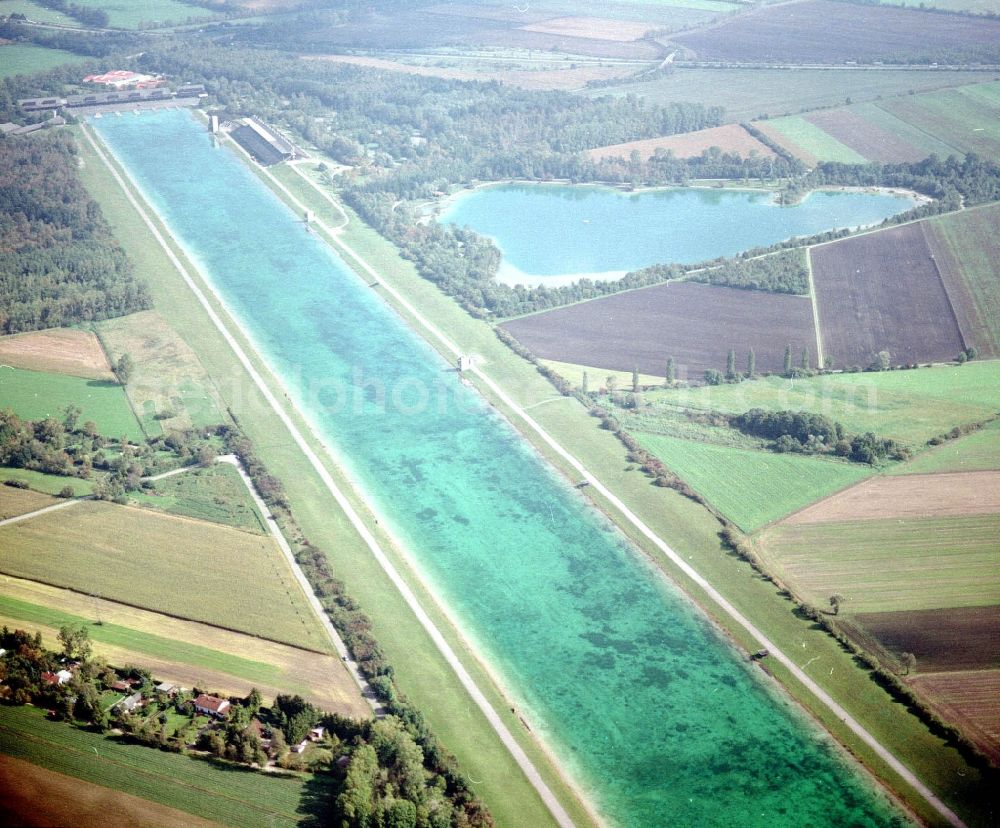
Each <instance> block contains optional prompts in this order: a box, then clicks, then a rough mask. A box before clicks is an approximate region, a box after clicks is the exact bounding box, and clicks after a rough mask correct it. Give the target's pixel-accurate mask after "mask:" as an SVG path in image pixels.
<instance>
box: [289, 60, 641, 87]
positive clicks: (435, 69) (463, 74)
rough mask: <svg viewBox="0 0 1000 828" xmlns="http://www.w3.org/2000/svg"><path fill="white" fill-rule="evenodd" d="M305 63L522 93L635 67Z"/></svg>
mask: <svg viewBox="0 0 1000 828" xmlns="http://www.w3.org/2000/svg"><path fill="white" fill-rule="evenodd" d="M302 57H303V59H304V60H325V61H329V62H331V63H350V64H353V65H355V66H368V67H370V68H372V69H384V70H385V71H387V72H402V73H404V74H408V75H421V76H423V77H428V78H449V79H451V80H467V81H483V82H486V81H499V82H501V83H507V84H510V85H511V86H517V87H520V88H521V89H542V90H552V89H567V90H569V89H582V88H583V87H585V86H586V85H587V83H588V81H592V80H614V79H616V78H623V77H626V76H627V75H631V74H632V73H633V72H635V67H634V66H577V67H576V68H575V69H574V68H569V67H567V68H556V67H553V68H548V67H546V68H540V69H510V70H505V69H492V68H491V69H485V68H484V69H481V70H479V69H476V70H473V69H454V68H451V67H444V66H418V65H416V64H413V63H399V62H398V61H394V60H383V59H382V58H373V57H365V56H363V55H303V56H302Z"/></svg>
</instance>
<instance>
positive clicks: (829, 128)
mask: <svg viewBox="0 0 1000 828" xmlns="http://www.w3.org/2000/svg"><path fill="white" fill-rule="evenodd" d="M805 119H806V120H807V121H809V122H810V123H812V124H815V125H816V126H818V127H819V128H820V129H822V130H823V131H824V132H826V133H827V135H831V136H833V137H834V138H836V139H837V140H838V141H840V143H842V144H844V145H845V146H848V147H850V148H851V149H852V150H854V151H855V152H856V153H859V154H860V155H863V156H864V157H865V158H867V159H868V160H869V161H874V162H875V163H879V164H887V163H894V162H899V161H921V160H922V159H924V158H925V157H926V156H927V153H926V152H924V151H923V150H921V149H918V148H917V147H915V146H913V145H912V144H910V143H908V142H907V141H905V140H903V139H902V138H900V137H899V136H898V135H894V134H893V133H891V132H889V131H888V130H886V129H882V127H879V126H876V125H875V124H872V123H869V122H868V121H866V120H865V119H864V118H862V117H861V116H860V115H858V114H857V113H855V112H852V111H851V110H850V109H826V110H823V111H821V112H813V113H811V114H810V115H806V116H805Z"/></svg>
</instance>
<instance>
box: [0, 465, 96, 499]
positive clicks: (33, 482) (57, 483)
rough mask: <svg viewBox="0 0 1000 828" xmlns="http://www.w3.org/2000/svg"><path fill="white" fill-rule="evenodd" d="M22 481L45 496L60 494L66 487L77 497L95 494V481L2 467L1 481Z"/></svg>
mask: <svg viewBox="0 0 1000 828" xmlns="http://www.w3.org/2000/svg"><path fill="white" fill-rule="evenodd" d="M4 480H20V481H22V482H24V483H27V484H28V488H30V489H34V490H35V491H36V492H43V493H44V494H52V495H54V494H59V492H61V491H62V490H63V488H65V487H66V486H69V487H70V488H71V489H72V490H73V495H74V496H75V497H82V496H83V495H89V494H93V493H94V481H93V480H83V479H82V478H79V477H63V476H62V475H59V474H43V473H42V472H37V471H30V470H29V469H11V468H8V467H7V466H0V481H4Z"/></svg>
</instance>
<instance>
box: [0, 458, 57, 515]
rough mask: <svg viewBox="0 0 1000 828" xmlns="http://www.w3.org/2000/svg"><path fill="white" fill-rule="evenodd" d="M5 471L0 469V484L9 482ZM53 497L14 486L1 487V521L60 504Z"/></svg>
mask: <svg viewBox="0 0 1000 828" xmlns="http://www.w3.org/2000/svg"><path fill="white" fill-rule="evenodd" d="M7 479H8V477H7V475H5V474H4V469H0V482H2V481H4V480H7ZM58 502H59V501H58V500H55V499H54V498H52V497H49V496H48V495H46V494H42V493H41V492H33V491H31V490H30V489H15V488H14V487H13V486H0V520H6V519H7V518H11V517H16V516H17V515H26V514H28V512H35V511H37V510H38V509H44V508H45V507H46V506H51V505H52V504H54V503H58Z"/></svg>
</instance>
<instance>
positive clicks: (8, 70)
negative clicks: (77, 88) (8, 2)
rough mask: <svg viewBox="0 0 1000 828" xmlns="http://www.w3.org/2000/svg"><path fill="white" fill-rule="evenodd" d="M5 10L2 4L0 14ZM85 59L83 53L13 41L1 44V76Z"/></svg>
mask: <svg viewBox="0 0 1000 828" xmlns="http://www.w3.org/2000/svg"><path fill="white" fill-rule="evenodd" d="M3 11H4V10H3V6H2V5H0V14H3ZM85 60H87V58H86V57H84V56H83V55H75V54H73V53H72V52H65V51H63V50H62V49H46V48H45V47H44V46H35V45H34V44H30V43H11V44H10V45H7V46H0V78H10V77H13V76H14V75H33V74H34V73H35V72H45V71H48V70H49V69H54V68H55V67H56V66H62V65H63V64H64V63H82V62H83V61H85Z"/></svg>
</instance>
